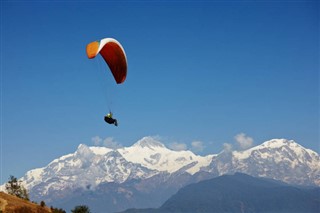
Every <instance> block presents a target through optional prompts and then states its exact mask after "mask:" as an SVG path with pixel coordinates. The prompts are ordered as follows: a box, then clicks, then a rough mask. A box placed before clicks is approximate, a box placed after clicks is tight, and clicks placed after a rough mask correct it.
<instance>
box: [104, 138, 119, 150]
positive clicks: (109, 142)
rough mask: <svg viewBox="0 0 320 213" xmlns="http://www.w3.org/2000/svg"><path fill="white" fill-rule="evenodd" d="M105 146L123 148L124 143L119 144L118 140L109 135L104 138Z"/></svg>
mask: <svg viewBox="0 0 320 213" xmlns="http://www.w3.org/2000/svg"><path fill="white" fill-rule="evenodd" d="M103 146H105V147H107V148H111V149H118V148H121V147H122V145H121V144H119V143H118V142H116V141H115V140H114V139H113V137H108V138H106V139H104V140H103Z"/></svg>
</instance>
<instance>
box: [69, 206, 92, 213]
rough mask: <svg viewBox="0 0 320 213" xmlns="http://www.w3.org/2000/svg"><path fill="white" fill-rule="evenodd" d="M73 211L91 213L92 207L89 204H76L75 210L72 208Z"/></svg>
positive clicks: (73, 212) (75, 212)
mask: <svg viewBox="0 0 320 213" xmlns="http://www.w3.org/2000/svg"><path fill="white" fill-rule="evenodd" d="M71 212H72V213H90V209H89V207H88V206H76V207H75V208H74V209H73V210H71Z"/></svg>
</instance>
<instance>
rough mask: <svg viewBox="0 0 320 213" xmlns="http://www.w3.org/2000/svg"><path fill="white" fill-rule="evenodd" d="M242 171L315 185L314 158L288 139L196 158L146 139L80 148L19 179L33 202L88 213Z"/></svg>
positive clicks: (318, 176) (318, 181)
mask: <svg viewBox="0 0 320 213" xmlns="http://www.w3.org/2000/svg"><path fill="white" fill-rule="evenodd" d="M236 172H242V173H246V174H249V175H251V176H255V177H266V178H272V179H275V180H281V181H283V182H286V183H290V184H298V185H310V186H319V185H320V158H319V154H318V153H316V152H314V151H312V150H310V149H306V148H304V147H302V146H301V145H299V144H297V143H296V142H294V141H292V140H286V139H273V140H270V141H266V142H264V143H263V144H261V145H259V146H256V147H253V148H251V149H248V150H245V151H228V150H224V151H223V152H221V153H219V154H212V155H208V156H199V155H196V154H194V153H192V152H191V151H173V150H170V149H168V148H167V147H165V146H164V145H163V144H162V143H161V142H160V141H158V140H156V139H154V138H152V137H145V138H142V139H141V140H139V141H138V142H137V143H135V144H133V145H132V146H131V147H124V148H118V149H114V150H113V149H108V148H105V147H88V146H86V145H83V144H81V145H79V147H78V149H77V150H76V151H75V152H74V153H72V154H68V155H65V156H62V157H60V158H58V159H55V160H53V161H52V162H51V163H50V164H49V165H47V166H46V167H43V168H39V169H34V170H31V171H29V172H27V173H26V175H25V176H23V177H22V179H21V180H23V182H24V183H25V185H26V187H27V188H28V190H29V192H30V195H31V199H32V200H37V201H40V200H45V201H46V203H48V204H49V205H50V204H52V205H54V206H57V207H62V208H64V209H66V210H68V209H71V208H72V207H74V206H75V205H79V204H85V205H88V206H90V208H91V209H92V211H93V212H115V211H123V210H125V209H128V208H149V207H152V208H155V207H159V206H161V205H162V204H163V202H165V201H166V200H167V199H168V198H169V197H170V196H172V195H173V194H174V193H176V192H177V191H178V190H179V189H180V188H181V187H183V186H186V185H188V184H190V183H195V182H199V181H201V180H206V179H210V178H213V177H217V176H220V175H223V174H233V173H236Z"/></svg>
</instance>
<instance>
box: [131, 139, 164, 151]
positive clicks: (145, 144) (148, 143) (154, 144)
mask: <svg viewBox="0 0 320 213" xmlns="http://www.w3.org/2000/svg"><path fill="white" fill-rule="evenodd" d="M133 146H134V147H140V148H149V149H152V150H154V149H157V148H166V147H165V145H163V144H162V143H161V142H160V141H158V140H156V139H155V138H153V137H150V136H148V137H144V138H142V139H141V140H139V141H138V142H137V143H135V144H134V145H133Z"/></svg>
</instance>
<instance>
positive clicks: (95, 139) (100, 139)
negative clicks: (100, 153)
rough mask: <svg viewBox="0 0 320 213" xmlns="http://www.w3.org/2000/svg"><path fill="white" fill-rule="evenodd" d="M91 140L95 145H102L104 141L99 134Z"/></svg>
mask: <svg viewBox="0 0 320 213" xmlns="http://www.w3.org/2000/svg"><path fill="white" fill-rule="evenodd" d="M91 141H92V143H93V145H95V146H100V145H101V142H102V138H100V137H99V136H94V137H93V138H91Z"/></svg>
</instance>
